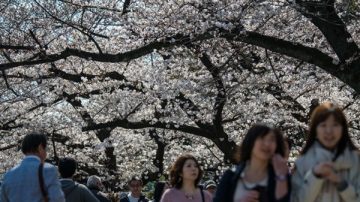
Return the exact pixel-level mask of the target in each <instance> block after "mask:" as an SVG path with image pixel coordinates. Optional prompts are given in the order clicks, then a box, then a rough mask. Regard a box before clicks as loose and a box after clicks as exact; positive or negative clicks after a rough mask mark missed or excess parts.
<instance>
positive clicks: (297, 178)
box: [291, 168, 324, 202]
mask: <svg viewBox="0 0 360 202" xmlns="http://www.w3.org/2000/svg"><path fill="white" fill-rule="evenodd" d="M291 181H292V183H291V188H292V194H291V202H314V201H315V199H316V197H317V196H318V194H319V193H320V192H321V188H322V185H323V183H324V180H323V179H321V178H318V177H316V176H315V175H314V173H313V171H312V169H309V170H308V171H307V172H306V173H305V174H302V173H301V172H300V171H299V169H297V168H295V172H294V174H293V176H292V180H291Z"/></svg>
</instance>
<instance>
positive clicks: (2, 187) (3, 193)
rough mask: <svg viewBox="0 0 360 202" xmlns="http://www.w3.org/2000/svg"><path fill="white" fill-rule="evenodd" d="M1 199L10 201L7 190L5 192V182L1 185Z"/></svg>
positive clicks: (4, 201)
mask: <svg viewBox="0 0 360 202" xmlns="http://www.w3.org/2000/svg"><path fill="white" fill-rule="evenodd" d="M0 201H1V202H8V201H9V200H8V198H7V196H6V192H5V184H4V182H3V184H2V185H1V187H0Z"/></svg>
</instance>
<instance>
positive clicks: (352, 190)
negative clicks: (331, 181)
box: [340, 155, 360, 202]
mask: <svg viewBox="0 0 360 202" xmlns="http://www.w3.org/2000/svg"><path fill="white" fill-rule="evenodd" d="M357 157H358V162H360V155H358V156H357ZM359 167H360V163H358V166H354V167H353V169H356V170H355V177H353V178H352V179H349V180H348V181H346V182H347V184H348V185H347V187H346V188H345V189H344V190H342V191H340V197H341V198H342V199H343V200H344V202H359V201H360V169H359Z"/></svg>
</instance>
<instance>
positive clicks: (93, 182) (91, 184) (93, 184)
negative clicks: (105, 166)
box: [86, 175, 101, 189]
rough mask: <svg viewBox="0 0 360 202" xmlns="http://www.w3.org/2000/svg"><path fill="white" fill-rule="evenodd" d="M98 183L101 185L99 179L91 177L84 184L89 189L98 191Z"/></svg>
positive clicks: (94, 176)
mask: <svg viewBox="0 0 360 202" xmlns="http://www.w3.org/2000/svg"><path fill="white" fill-rule="evenodd" d="M98 183H101V179H100V177H98V176H96V175H91V176H90V177H89V178H88V180H87V182H86V186H87V187H88V188H89V189H99V186H98Z"/></svg>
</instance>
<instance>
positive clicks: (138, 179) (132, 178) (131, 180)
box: [128, 176, 143, 186]
mask: <svg viewBox="0 0 360 202" xmlns="http://www.w3.org/2000/svg"><path fill="white" fill-rule="evenodd" d="M133 181H138V182H140V184H141V186H143V181H142V179H141V178H140V177H138V176H132V177H131V178H130V180H129V181H128V185H130V183H131V182H133Z"/></svg>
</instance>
